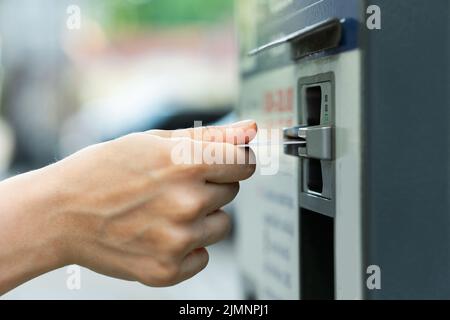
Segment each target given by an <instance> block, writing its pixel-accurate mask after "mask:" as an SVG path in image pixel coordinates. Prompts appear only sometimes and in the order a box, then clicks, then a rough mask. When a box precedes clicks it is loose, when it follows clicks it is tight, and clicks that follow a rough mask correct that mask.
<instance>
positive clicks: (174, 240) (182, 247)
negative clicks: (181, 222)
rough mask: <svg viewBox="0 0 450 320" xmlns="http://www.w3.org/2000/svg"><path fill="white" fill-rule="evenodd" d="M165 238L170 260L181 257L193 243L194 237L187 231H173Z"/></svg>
mask: <svg viewBox="0 0 450 320" xmlns="http://www.w3.org/2000/svg"><path fill="white" fill-rule="evenodd" d="M168 234H169V235H168V236H166V239H165V241H166V247H167V252H168V254H169V255H170V256H172V257H170V258H177V257H178V256H179V255H182V254H183V253H184V252H185V251H186V250H187V249H188V248H189V247H190V246H191V245H192V243H193V242H194V241H195V237H194V236H193V234H191V233H190V232H189V231H187V230H183V229H174V230H171V231H170V232H168Z"/></svg>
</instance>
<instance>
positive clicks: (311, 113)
mask: <svg viewBox="0 0 450 320" xmlns="http://www.w3.org/2000/svg"><path fill="white" fill-rule="evenodd" d="M321 106H322V88H321V87H320V86H314V87H308V88H306V108H307V110H306V112H307V115H308V119H307V121H308V126H318V125H320V111H321Z"/></svg>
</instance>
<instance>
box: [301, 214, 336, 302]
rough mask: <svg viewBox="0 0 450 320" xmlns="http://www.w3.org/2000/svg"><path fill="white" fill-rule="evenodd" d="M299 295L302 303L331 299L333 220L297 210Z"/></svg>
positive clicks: (332, 296)
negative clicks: (298, 216) (298, 213)
mask: <svg viewBox="0 0 450 320" xmlns="http://www.w3.org/2000/svg"><path fill="white" fill-rule="evenodd" d="M300 283H301V285H300V293H301V298H302V299H305V300H333V299H334V298H335V285H334V219H333V218H330V217H328V216H325V215H322V214H320V213H317V212H313V211H310V210H307V209H303V208H301V209H300Z"/></svg>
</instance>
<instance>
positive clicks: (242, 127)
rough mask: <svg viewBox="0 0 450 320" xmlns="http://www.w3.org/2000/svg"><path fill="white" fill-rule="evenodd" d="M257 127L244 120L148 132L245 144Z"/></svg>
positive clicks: (162, 135)
mask: <svg viewBox="0 0 450 320" xmlns="http://www.w3.org/2000/svg"><path fill="white" fill-rule="evenodd" d="M257 131H258V127H257V125H256V122H255V121H253V120H245V121H240V122H236V123H233V124H230V125H225V126H207V127H197V128H190V129H182V130H150V131H148V133H149V134H153V135H157V136H159V137H162V138H190V139H193V140H200V141H209V142H226V143H230V144H236V145H239V144H246V143H249V142H250V141H252V140H253V139H254V138H255V136H256V133H257Z"/></svg>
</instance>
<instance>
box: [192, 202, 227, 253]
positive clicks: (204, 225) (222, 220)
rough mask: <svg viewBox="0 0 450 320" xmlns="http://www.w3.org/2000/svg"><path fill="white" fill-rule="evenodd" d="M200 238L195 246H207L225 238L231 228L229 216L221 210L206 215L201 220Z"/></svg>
mask: <svg viewBox="0 0 450 320" xmlns="http://www.w3.org/2000/svg"><path fill="white" fill-rule="evenodd" d="M201 229H202V230H199V232H201V233H202V237H201V238H200V239H201V240H200V241H199V243H198V244H197V247H207V246H210V245H212V244H215V243H217V242H219V241H221V240H223V239H225V238H226V237H227V235H228V233H229V232H230V230H231V219H230V216H229V215H228V214H227V213H226V212H225V211H223V210H217V211H216V212H214V213H212V214H210V215H208V216H206V217H205V219H204V220H203V221H202V222H201Z"/></svg>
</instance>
